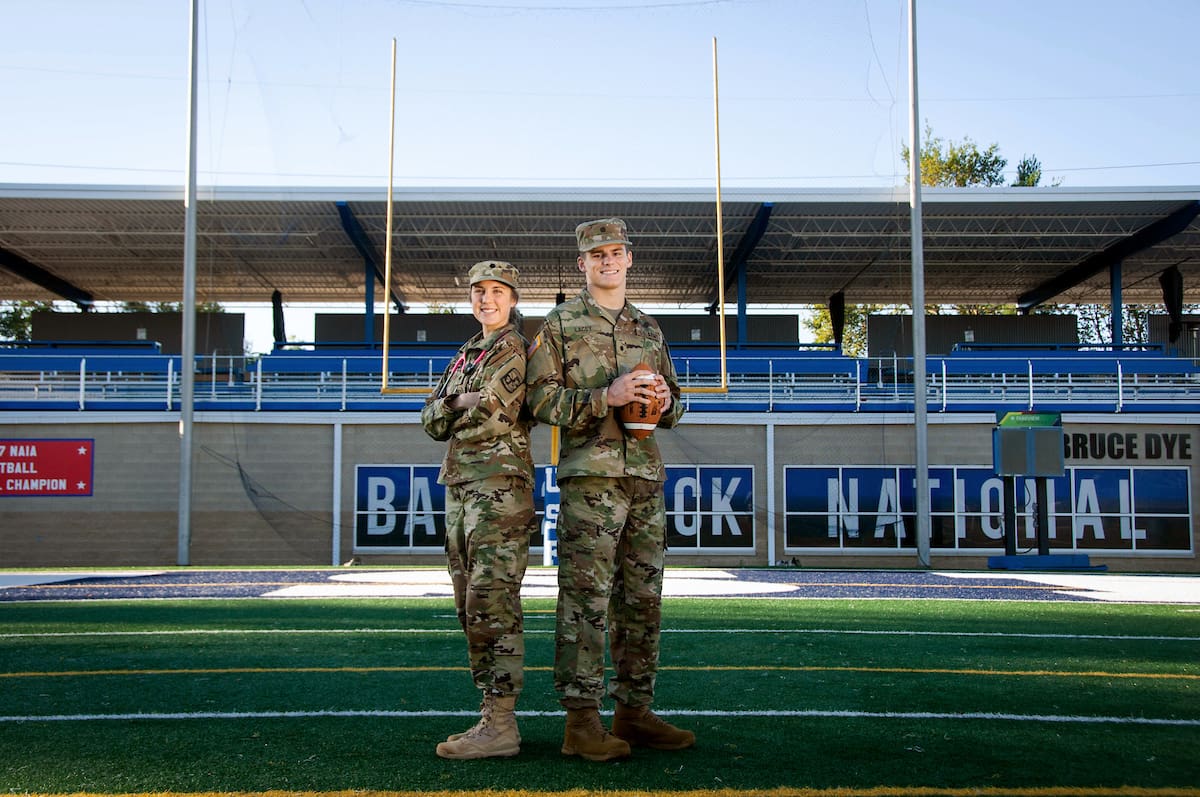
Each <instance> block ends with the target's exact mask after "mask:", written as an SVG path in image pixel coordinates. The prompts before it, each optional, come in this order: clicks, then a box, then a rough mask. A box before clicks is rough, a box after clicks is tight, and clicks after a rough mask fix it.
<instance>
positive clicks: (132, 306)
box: [121, 302, 225, 313]
mask: <svg viewBox="0 0 1200 797" xmlns="http://www.w3.org/2000/svg"><path fill="white" fill-rule="evenodd" d="M121 312H122V313H181V312H183V302H121ZM196 312H197V313H223V312H225V308H224V307H222V306H221V303H220V302H197V303H196Z"/></svg>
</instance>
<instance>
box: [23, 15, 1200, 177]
mask: <svg viewBox="0 0 1200 797" xmlns="http://www.w3.org/2000/svg"><path fill="white" fill-rule="evenodd" d="M188 5H189V4H188V2H187V0H107V1H105V0H39V2H36V3H34V2H27V0H0V19H2V20H3V24H2V25H0V107H3V108H4V119H5V121H4V122H3V124H0V183H125V184H154V185H162V184H167V185H181V184H182V182H183V180H184V168H185V165H186V159H185V149H184V145H185V141H186V135H185V127H186V124H185V123H186V116H185V112H186V69H187V40H188V29H187V24H188ZM906 14H907V3H906V0H726V1H725V2H721V1H720V0H707V1H706V0H641V1H639V0H612V2H608V3H603V2H601V1H600V0H547V1H546V2H539V1H538V0H445V1H439V0H203V2H201V20H202V21H201V37H200V38H201V45H200V71H199V75H200V82H201V91H200V117H199V118H200V124H199V139H200V145H199V149H198V156H199V165H200V183H201V184H204V185H218V186H220V185H230V186H232V185H326V186H328V185H335V186H337V185H340V186H375V185H378V186H380V187H383V186H386V179H387V157H388V113H389V97H390V92H389V80H390V59H391V40H392V38H393V37H394V38H395V39H396V40H397V46H398V63H397V93H396V102H397V110H396V123H397V135H396V148H395V153H396V165H395V174H396V177H395V182H396V185H398V186H403V185H521V186H538V185H548V186H564V185H579V186H585V187H586V186H625V185H628V186H657V185H662V186H705V185H710V184H712V183H713V182H714V175H715V166H714V150H713V137H714V136H713V100H712V89H713V81H712V58H711V56H712V38H713V37H714V36H716V37H717V42H718V54H719V69H720V100H721V102H720V114H721V165H722V181H723V183H724V184H725V185H729V186H745V187H755V186H761V187H789V188H790V187H801V188H804V187H812V188H837V187H860V186H865V187H888V186H894V185H901V184H903V182H904V166H903V164H902V162H901V161H900V158H899V155H898V153H899V150H900V146H901V144H902V143H907V142H908V140H909V134H908V124H909V123H908V90H907V27H906V26H907V22H906ZM917 21H918V34H919V35H918V55H919V67H920V81H921V83H920V111H921V117H922V118H923V119H925V120H927V121H928V123H929V124H930V125H931V126H932V128H933V130H934V132H935V133H936V134H937V135H939V136H941V137H943V138H947V139H952V140H956V141H957V140H961V139H962V138H964V137H968V136H969V137H970V138H972V139H974V140H975V141H976V142H978V143H980V144H982V145H987V144H990V143H993V142H995V143H997V144H999V145H1000V151H1001V154H1002V155H1004V156H1005V157H1007V158H1008V160H1009V171H1010V173H1011V172H1013V171H1015V167H1016V164H1017V162H1018V161H1019V160H1020V158H1021V157H1022V156H1023V155H1026V154H1034V155H1036V156H1037V157H1039V158H1040V159H1041V161H1042V164H1043V167H1044V169H1045V175H1046V178H1047V179H1055V180H1061V181H1062V184H1063V185H1067V186H1130V185H1132V186H1156V185H1173V186H1178V185H1200V150H1198V148H1197V146H1196V143H1195V142H1196V140H1197V138H1196V131H1197V130H1200V89H1197V87H1196V82H1195V76H1196V75H1197V74H1200V48H1198V47H1196V46H1195V41H1194V38H1195V35H1196V31H1197V30H1200V2H1195V0H1143V1H1142V2H1140V3H1136V4H1135V3H1127V2H1122V3H1118V2H1103V1H1101V2H1080V1H1079V0H1038V2H1030V1H1028V0H1006V1H1005V2H983V1H982V0H978V1H977V0H918V6H917Z"/></svg>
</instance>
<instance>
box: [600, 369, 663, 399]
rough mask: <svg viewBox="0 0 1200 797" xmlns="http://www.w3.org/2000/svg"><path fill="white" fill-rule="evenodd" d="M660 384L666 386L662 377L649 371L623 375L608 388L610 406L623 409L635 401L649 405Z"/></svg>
mask: <svg viewBox="0 0 1200 797" xmlns="http://www.w3.org/2000/svg"><path fill="white" fill-rule="evenodd" d="M658 382H662V383H663V384H664V385H665V384H666V380H664V379H663V378H662V377H661V376H658V375H657V374H652V373H649V372H648V371H634V372H632V373H628V374H621V375H620V376H618V377H617V378H616V379H614V380H613V382H612V384H611V385H609V386H608V406H610V407H623V406H625V405H626V404H629V403H630V402H633V401H637V402H639V403H641V404H649V403H650V399H651V398H653V397H654V395H655V394H656V393H657V392H658V390H657V383H658ZM668 392H669V391H668Z"/></svg>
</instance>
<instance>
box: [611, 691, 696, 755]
mask: <svg viewBox="0 0 1200 797" xmlns="http://www.w3.org/2000/svg"><path fill="white" fill-rule="evenodd" d="M612 732H613V734H614V735H615V736H619V737H621V738H622V739H624V740H625V741H627V742H629V744H630V745H638V746H641V747H651V748H653V749H655V750H682V749H684V748H685V747H691V746H692V745H694V744H695V743H696V734H694V733H692V732H691V731H685V730H682V729H680V728H676V727H675V726H674V725H671V724H670V723H668V722H666V721H665V720H663V718H662V717H660V716H658V715H657V714H655V713H654V712H653V711H651V710H650V707H649V706H627V705H625V704H624V703H617V710H616V712H615V713H614V714H613V727H612Z"/></svg>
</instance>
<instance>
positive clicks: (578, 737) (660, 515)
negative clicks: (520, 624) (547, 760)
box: [526, 219, 696, 761]
mask: <svg viewBox="0 0 1200 797" xmlns="http://www.w3.org/2000/svg"><path fill="white" fill-rule="evenodd" d="M575 236H576V239H577V241H578V244H579V252H580V254H579V270H580V271H582V272H583V275H584V279H585V282H586V287H585V288H584V289H583V290H582V291H580V293H579V295H578V296H576V297H575V298H573V299H571V300H570V301H568V302H564V303H563V304H560V305H558V307H556V308H554V309H553V310H551V311H550V313H549V314H548V315H547V316H546V321H545V324H544V326H543V327H542V330H541V332H540V333H539V334H538V336H537V338H536V339H535V340H534V342H533V343H532V344H531V345H530V351H529V363H528V366H527V369H526V382H527V385H528V389H527V390H526V402H527V403H528V405H529V408H530V409H531V410H532V411H533V414H534V416H535V417H536V418H537V419H538V420H541V421H544V422H546V423H549V424H553V425H556V426H561V427H563V432H562V435H563V440H562V450H561V459H560V461H559V463H558V487H559V491H560V493H559V501H560V514H559V521H558V523H559V525H558V557H559V566H558V616H557V631H556V634H555V652H554V685H555V688H556V689H557V690H558V692H559V701H560V702H561V703H562V705H563V707H565V708H566V709H567V723H566V730H565V732H564V734H563V746H562V752H563V754H564V755H578V756H582V757H583V758H586V759H588V760H591V761H607V760H610V759H614V758H623V757H625V756H628V755H629V753H630V745H631V744H633V745H644V746H647V747H653V748H657V749H660V750H679V749H683V748H685V747H691V746H692V744H694V743H695V739H696V737H695V734H693V733H692V732H691V731H685V730H680V729H679V728H675V727H673V726H671V725H669V724H667V723H666V722H664V721H663V720H662V719H660V718H659V717H658V716H657V715H656V714H654V712H652V711H651V710H650V703H651V702H652V701H653V699H654V679H655V675H656V672H657V669H658V647H659V633H660V625H661V615H662V611H661V608H662V575H663V549H664V544H665V539H666V534H665V526H666V512H665V505H664V501H663V480H664V468H663V463H662V457H661V456H660V455H659V452H658V444H657V443H656V442H655V441H654V436H653V435H650V436H649V437H646V438H645V439H642V440H637V439H635V438H633V437H632V436H630V435H627V434H625V433H624V432H623V431H622V428H621V425H620V423H619V422H618V420H617V418H616V415H615V413H614V408H616V407H620V406H623V405H625V404H628V403H630V402H632V401H639V402H642V403H649V400H650V398H651V396H655V395H656V396H657V397H658V398H659V400H660V401H661V402H662V404H663V414H662V419H661V420H660V421H659V425H660V426H663V427H668V428H669V427H672V426H675V424H677V423H678V422H679V419H680V417H681V416H682V415H683V406H682V405H681V404H680V403H679V384H678V381H677V379H676V376H675V368H674V366H673V365H672V364H671V357H670V352H668V351H667V345H666V342H665V341H664V339H663V335H662V330H661V329H659V326H658V323H657V322H655V321H654V319H653V318H651V317H650V316H648V315H646V314H644V313H642V312H641V311H639V310H638V309H637V308H636V307H634V306H633V305H632V304H629V303H628V302H627V301H626V299H625V283H626V276H627V273H628V271H629V268H630V266H631V265H632V264H633V254H632V252H631V251H630V248H629V247H630V243H629V239H628V237H627V235H626V227H625V222H623V221H621V220H620V219H600V220H597V221H589V222H584V223H583V224H580V225H579V226H578V227H576V228H575ZM640 362H644V363H646V364H648V365H650V367H651V368H652V369H653V370H654V372H655V377H654V379H653V381H650V380H645V379H644V377H645V374H644V372H639V374H641V377H643V378H639V377H635V376H634V375H632V374H631V373H630V372H631V371H632V370H633V367H634V366H635V365H637V364H638V363H640ZM606 628H609V629H610V630H611V633H610V643H611V653H612V661H613V667H614V669H615V670H616V675H615V677H614V679H613V681H612V682H611V683H610V684H609V687H608V693H609V694H610V695H611V696H612V697H613V698H614V699H615V700H616V712H615V715H614V718H613V725H612V732H611V733H609V732H608V730H606V729H605V727H604V726H603V724H601V722H600V714H599V707H600V701H601V698H602V697H603V696H604V635H605V629H606Z"/></svg>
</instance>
